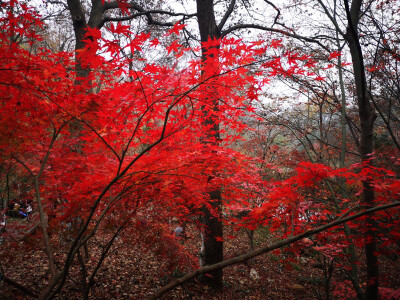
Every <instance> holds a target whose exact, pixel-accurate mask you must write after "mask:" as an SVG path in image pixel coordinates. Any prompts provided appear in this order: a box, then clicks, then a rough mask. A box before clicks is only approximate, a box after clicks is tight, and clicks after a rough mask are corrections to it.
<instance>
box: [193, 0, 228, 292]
mask: <svg viewBox="0 0 400 300" xmlns="http://www.w3.org/2000/svg"><path fill="white" fill-rule="evenodd" d="M196 3H197V19H198V25H199V30H200V37H201V41H202V42H206V41H208V40H209V39H219V38H220V37H221V32H220V30H219V29H218V27H217V24H216V21H215V14H214V3H213V0H197V1H196ZM202 59H203V63H204V64H207V49H205V48H202ZM214 59H216V57H214ZM209 101H210V102H211V103H212V106H213V107H212V109H213V110H214V111H218V101H219V100H218V98H216V99H209ZM205 117H206V120H205V124H204V125H212V126H211V127H212V128H211V130H210V131H209V132H208V133H207V134H206V140H210V139H211V140H213V141H214V142H213V143H214V145H215V144H217V143H218V141H219V121H218V119H217V118H216V117H215V116H213V114H212V113H210V112H209V113H208V115H206V116H205ZM206 143H207V142H206ZM211 180H212V179H211ZM209 197H210V205H211V208H212V210H213V212H211V211H210V210H209V209H208V208H207V207H204V217H203V225H204V226H205V231H204V253H203V262H204V265H213V264H216V263H219V262H221V261H223V242H222V239H217V237H222V236H223V229H222V220H221V215H222V199H221V191H220V190H219V189H216V190H214V191H211V192H209ZM222 275H223V273H222V269H216V270H213V271H212V272H210V273H208V274H206V276H204V281H205V283H206V284H207V285H209V286H211V287H213V288H215V289H221V288H222Z"/></svg>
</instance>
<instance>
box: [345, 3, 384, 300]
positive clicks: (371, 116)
mask: <svg viewBox="0 0 400 300" xmlns="http://www.w3.org/2000/svg"><path fill="white" fill-rule="evenodd" d="M344 3H345V7H346V14H347V21H348V26H347V33H346V36H345V37H346V40H347V42H348V44H349V48H350V53H351V59H352V63H353V71H354V79H355V84H356V91H357V101H358V110H359V117H360V125H361V140H360V149H361V151H360V152H361V160H362V162H363V163H365V165H366V167H368V166H369V165H371V164H372V157H371V155H372V154H373V151H374V146H373V139H372V138H373V135H372V134H373V127H374V121H375V119H376V114H375V110H374V109H373V107H372V106H371V103H370V99H369V97H368V91H367V80H366V77H365V66H364V59H363V53H362V49H361V45H360V41H359V36H358V31H357V25H358V21H359V17H360V11H361V6H362V0H353V1H352V3H351V9H350V8H349V3H348V0H344ZM374 200H375V193H374V187H373V186H372V184H371V181H370V180H368V179H367V180H365V181H363V194H362V202H363V204H364V205H368V206H373V204H374ZM375 228H376V221H374V216H373V215H369V216H367V217H366V220H365V237H364V243H365V246H364V249H365V256H366V262H367V289H366V292H365V296H366V299H367V300H369V299H371V300H372V299H378V287H379V281H378V279H379V270H378V257H377V254H376V252H377V245H376V244H377V242H376V236H375V232H374V229H375Z"/></svg>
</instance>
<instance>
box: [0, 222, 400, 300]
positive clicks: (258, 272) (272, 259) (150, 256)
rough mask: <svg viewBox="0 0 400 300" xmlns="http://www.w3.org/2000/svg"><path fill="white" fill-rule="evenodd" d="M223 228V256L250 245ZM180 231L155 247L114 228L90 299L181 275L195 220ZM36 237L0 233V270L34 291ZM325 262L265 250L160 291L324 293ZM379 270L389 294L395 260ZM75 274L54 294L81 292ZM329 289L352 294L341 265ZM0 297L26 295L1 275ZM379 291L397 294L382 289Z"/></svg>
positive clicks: (146, 291) (150, 289)
mask: <svg viewBox="0 0 400 300" xmlns="http://www.w3.org/2000/svg"><path fill="white" fill-rule="evenodd" d="M172 230H173V228H172V227H171V232H172ZM225 234H228V235H232V236H235V237H234V238H232V239H229V240H227V241H225V243H224V256H225V258H226V259H228V258H231V257H234V256H237V255H240V254H243V253H245V252H246V251H248V250H249V240H248V237H247V235H246V233H245V231H244V230H240V231H238V232H233V231H231V230H230V229H229V228H228V229H226V230H225ZM187 235H188V238H187V239H182V240H179V241H176V242H177V244H176V243H175V244H171V245H172V247H173V245H175V249H173V248H168V247H171V245H170V246H168V247H167V246H166V247H164V246H165V245H163V247H161V248H160V247H159V245H156V244H152V241H150V240H149V241H148V242H147V245H146V243H141V242H137V243H135V242H133V243H132V241H130V242H129V243H128V242H127V241H128V240H129V239H130V236H129V235H121V236H120V237H119V238H118V240H117V241H116V243H115V246H114V247H113V248H112V250H111V252H110V255H109V257H108V259H107V260H106V261H105V262H104V265H103V267H102V268H101V269H100V270H99V272H98V274H97V277H96V279H97V280H96V282H95V285H94V286H93V288H92V291H91V294H90V299H146V298H148V297H149V296H151V295H152V294H153V293H154V292H156V291H157V290H158V289H159V288H161V287H162V286H164V285H166V284H167V283H168V282H170V281H172V280H176V279H177V278H179V277H180V276H183V275H184V272H187V271H190V269H193V267H190V266H187V265H186V266H185V264H186V261H185V262H183V260H185V257H186V258H188V259H187V261H192V262H195V260H196V258H195V257H196V252H197V251H198V250H197V249H199V246H200V239H199V234H198V232H197V231H196V230H195V229H194V228H189V229H188V230H187ZM254 240H255V248H257V247H260V246H262V245H266V244H268V243H270V242H272V240H271V237H270V235H269V234H268V232H267V230H258V231H257V232H256V233H255V237H254ZM38 243H39V244H40V241H38V240H35V238H34V237H31V238H30V240H28V241H25V242H16V241H14V242H7V241H5V242H3V244H2V245H0V263H1V264H0V271H1V272H4V274H5V276H7V277H8V278H11V279H13V280H15V281H17V282H19V283H21V284H23V285H25V286H27V287H29V288H30V289H32V290H34V291H36V292H37V291H40V290H41V289H43V288H44V285H43V286H41V284H43V283H45V282H46V280H47V279H48V273H49V272H48V266H47V264H46V255H45V253H44V252H43V251H42V250H40V248H38ZM95 243H100V241H99V240H97V241H95ZM177 245H178V247H176V246H177ZM183 246H185V247H187V248H189V249H190V250H189V253H184V252H182V251H181V249H183ZM179 247H182V248H179ZM160 249H164V251H159V250H160ZM165 249H167V251H165ZM56 251H57V250H56ZM59 251H60V252H59V253H57V254H56V256H58V257H59V258H60V259H61V258H62V256H63V255H65V253H64V254H63V253H62V251H61V248H60V250H59ZM157 252H158V253H157ZM161 252H162V253H161ZM174 252H176V253H174ZM190 252H191V253H190ZM166 254H167V255H166ZM168 255H169V257H168ZM95 257H96V253H95V252H92V258H89V265H90V263H91V261H95V260H94V259H93V258H95ZM190 258H193V259H192V260H191V259H190ZM360 259H361V256H360ZM168 261H169V263H168ZM177 262H178V263H179V262H180V263H181V264H182V265H183V266H182V268H181V269H179V268H176V267H173V265H174V264H175V263H177ZM182 262H183V263H182ZM328 266H329V260H326V259H325V260H324V259H323V257H322V256H321V255H314V256H313V257H310V255H305V254H303V256H296V255H294V254H293V253H268V254H264V255H260V256H258V257H255V258H253V259H251V260H250V261H248V262H246V263H240V264H237V265H233V266H230V267H227V268H225V269H224V284H223V289H222V290H221V291H218V292H216V291H213V290H212V289H209V288H208V287H206V286H204V285H202V284H201V283H200V282H199V280H197V279H195V280H192V281H189V282H187V283H185V284H183V285H182V286H179V287H177V288H176V289H174V290H172V291H170V292H169V293H167V294H166V295H165V296H164V297H163V299H212V300H214V299H327V294H326V287H327V285H326V284H325V283H326V280H325V275H326V274H327V273H326V271H328ZM381 270H382V271H381V276H382V286H383V287H385V288H386V289H385V288H384V289H383V291H386V293H387V294H390V293H392V294H393V291H394V290H396V289H397V290H399V291H400V261H399V260H397V261H389V260H386V259H383V260H381ZM1 272H0V274H1ZM324 272H325V273H324ZM324 274H325V275H324ZM364 275H365V274H361V285H362V286H365V280H363V276H364ZM79 282H80V272H79V268H73V269H72V270H71V274H70V276H69V280H68V281H67V284H66V286H65V288H64V289H63V291H62V293H61V294H60V295H58V296H57V299H81V295H80V290H81V289H80V284H79ZM388 291H389V292H388ZM329 293H330V295H329V297H331V298H330V299H346V298H347V299H351V298H352V296H355V294H354V292H353V289H352V286H351V283H350V282H349V281H346V279H345V275H344V272H343V268H340V267H338V265H337V264H335V263H334V264H333V272H332V278H331V280H330V285H329ZM0 299H12V300H14V299H31V298H30V297H27V296H26V295H24V294H22V293H21V292H20V291H18V290H17V289H15V288H13V287H11V286H10V285H8V284H5V283H4V282H1V276H0ZM386 299H396V298H395V297H394V296H393V297H390V296H388V297H387V298H386ZM398 299H400V298H398Z"/></svg>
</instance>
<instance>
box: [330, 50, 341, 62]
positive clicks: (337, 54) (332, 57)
mask: <svg viewBox="0 0 400 300" xmlns="http://www.w3.org/2000/svg"><path fill="white" fill-rule="evenodd" d="M341 55H342V54H341V53H340V52H338V51H334V52H332V53H330V54H329V57H328V59H329V60H332V59H334V58H337V57H339V56H341Z"/></svg>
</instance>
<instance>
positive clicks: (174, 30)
mask: <svg viewBox="0 0 400 300" xmlns="http://www.w3.org/2000/svg"><path fill="white" fill-rule="evenodd" d="M185 26H186V25H185V24H180V21H178V22H176V23H175V25H174V27H172V28H171V29H170V30H168V31H167V33H166V34H165V35H166V36H168V35H171V34H173V33H175V34H177V35H179V31H180V30H182V29H183V28H184V27H185Z"/></svg>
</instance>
